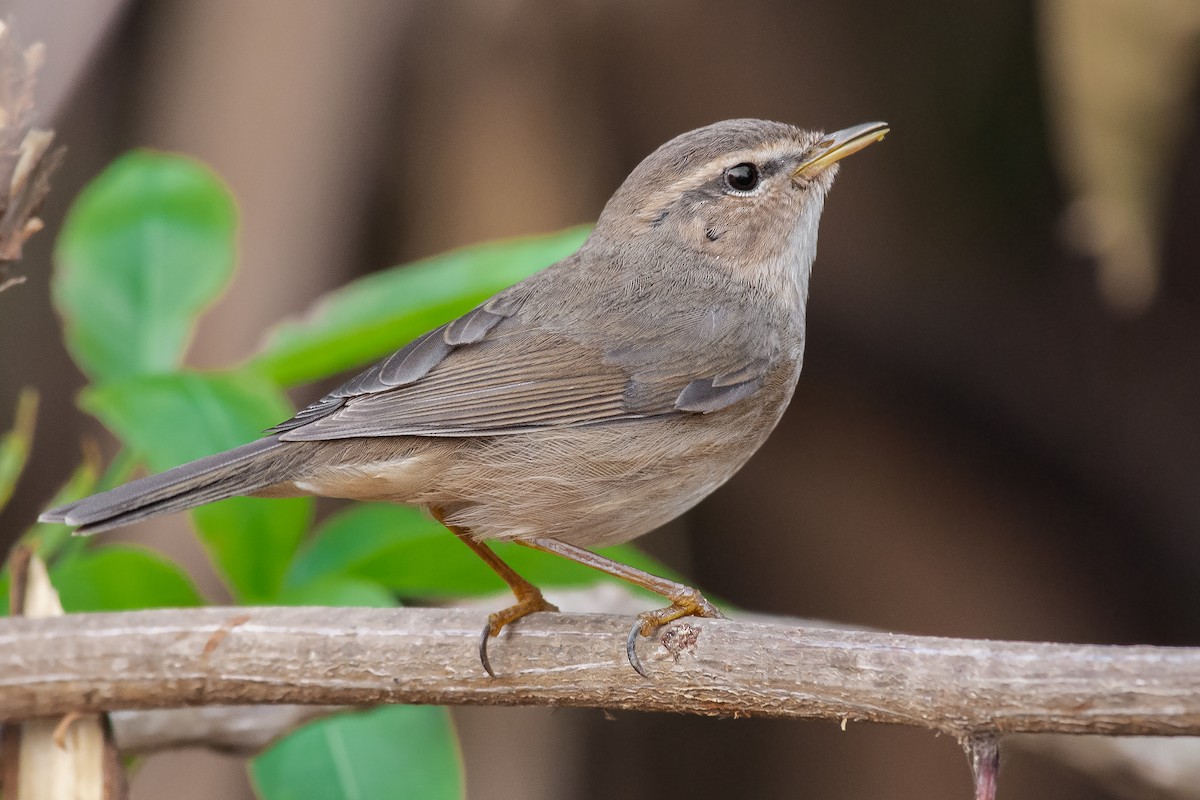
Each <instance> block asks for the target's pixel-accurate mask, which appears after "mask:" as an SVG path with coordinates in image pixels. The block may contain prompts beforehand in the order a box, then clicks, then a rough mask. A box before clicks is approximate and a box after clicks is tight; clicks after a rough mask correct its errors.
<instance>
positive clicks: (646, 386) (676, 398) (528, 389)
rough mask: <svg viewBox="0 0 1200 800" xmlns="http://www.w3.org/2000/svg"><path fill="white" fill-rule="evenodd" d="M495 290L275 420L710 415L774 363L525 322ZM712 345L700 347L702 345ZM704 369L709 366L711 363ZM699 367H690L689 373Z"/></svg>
mask: <svg viewBox="0 0 1200 800" xmlns="http://www.w3.org/2000/svg"><path fill="white" fill-rule="evenodd" d="M519 305H520V303H519V301H516V302H514V301H513V300H512V299H511V298H510V297H506V296H504V295H500V296H497V297H496V298H493V300H491V301H489V302H488V303H485V304H484V305H482V306H480V307H479V308H476V309H475V310H474V311H471V312H470V313H468V314H466V315H465V316H463V317H460V318H459V319H457V320H454V321H453V322H450V323H448V324H446V325H443V326H442V327H440V328H437V329H435V330H433V331H430V332H429V333H427V334H425V335H424V336H422V337H421V338H419V339H417V340H415V341H414V342H412V343H411V344H409V345H408V346H406V347H404V348H403V349H401V350H399V351H398V352H396V353H394V354H393V355H391V356H389V357H388V358H386V359H384V360H382V361H380V362H379V363H377V364H375V365H374V366H372V367H370V368H369V369H367V370H366V371H364V372H362V373H361V374H359V375H358V376H356V377H354V378H352V379H351V380H350V381H348V382H347V383H345V384H344V385H343V386H341V387H339V388H338V389H336V390H334V391H332V392H330V393H329V394H328V395H326V396H325V397H323V398H322V399H321V400H319V401H317V402H316V403H313V404H312V405H310V406H309V407H307V408H305V409H303V410H302V411H300V412H299V413H297V414H296V416H295V417H293V418H292V419H290V420H288V421H287V422H284V423H281V424H280V425H277V426H275V427H274V428H272V429H271V431H272V432H274V433H278V434H280V436H279V438H280V439H282V440H284V441H320V440H327V439H349V438H359V437H372V436H448V437H468V436H494V435H502V434H511V433H520V432H525V431H530V430H535V429H540V428H547V427H566V426H577V425H587V424H592V423H598V422H605V421H611V420H618V419H631V418H639V417H649V416H660V415H664V414H684V413H709V412H713V411H717V410H719V409H721V408H724V407H726V406H728V405H730V404H732V403H736V402H738V401H739V400H743V399H745V398H747V397H750V396H751V395H753V394H754V393H755V392H756V391H757V390H758V388H759V387H760V386H761V385H762V381H763V377H764V374H765V371H766V361H765V360H762V359H754V358H749V359H744V358H740V357H739V358H737V359H735V360H734V361H733V362H731V361H730V359H729V358H725V359H721V360H723V361H724V362H725V363H723V364H716V363H710V364H704V363H699V364H698V363H696V362H703V361H704V359H703V358H696V357H693V358H687V359H682V361H683V362H684V363H685V364H686V365H687V367H686V369H681V368H677V367H676V366H675V364H674V363H673V362H676V361H679V360H680V359H677V358H663V357H661V355H662V354H661V353H657V352H655V348H654V346H653V345H647V346H646V347H637V346H634V347H632V348H631V347H629V346H627V345H626V346H623V347H620V348H616V347H606V346H605V345H603V344H602V343H599V342H597V341H595V340H594V339H591V340H590V339H589V338H588V337H586V336H575V335H572V334H571V333H570V332H564V331H563V330H561V329H558V328H556V327H555V326H549V327H547V326H540V325H537V324H531V323H529V322H528V321H526V320H522V319H521V317H520V314H519ZM701 351H702V352H703V348H701ZM706 367H707V368H706ZM685 372H686V373H690V374H684V373H685Z"/></svg>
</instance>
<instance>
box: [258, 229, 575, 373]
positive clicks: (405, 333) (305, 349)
mask: <svg viewBox="0 0 1200 800" xmlns="http://www.w3.org/2000/svg"><path fill="white" fill-rule="evenodd" d="M589 230H590V229H589V228H571V229H569V230H566V231H562V232H560V233H556V234H551V235H549V236H541V237H535V238H526V239H514V240H511V241H504V242H493V243H489V244H482V245H476V246H474V247H468V248H464V249H462V250H455V251H453V252H450V253H446V254H444V255H440V256H435V257H433V258H429V259H426V260H424V261H418V262H416V263H415V264H411V265H408V266H401V267H393V268H391V269H388V270H385V271H383V272H378V273H375V274H373V275H368V276H366V277H364V278H360V279H359V280H357V281H354V282H353V283H351V284H349V285H347V286H345V287H343V288H342V289H339V290H337V291H336V292H333V293H332V294H329V295H326V296H325V297H324V298H323V299H322V300H320V301H318V303H317V304H316V306H315V307H314V309H313V312H312V313H311V314H310V315H309V316H308V317H307V318H305V319H303V320H298V321H294V322H285V323H283V324H281V325H280V326H279V327H278V328H276V329H275V331H274V332H273V333H272V334H271V336H270V337H269V338H268V339H267V343H266V345H265V346H264V348H263V350H262V352H260V353H259V354H258V355H257V356H255V357H254V359H253V360H252V361H251V366H252V367H253V368H254V369H255V370H258V371H260V372H262V373H263V374H265V375H268V376H269V377H270V378H271V379H272V380H274V381H275V382H276V383H278V384H280V385H282V386H294V385H296V384H298V383H303V382H305V381H311V380H315V379H317V378H323V377H327V376H329V375H333V374H335V373H337V372H341V371H343V370H347V369H350V368H351V367H356V366H359V365H361V364H364V363H366V362H368V361H372V360H374V359H377V358H380V357H382V356H384V355H387V354H388V353H390V352H391V351H393V350H395V349H396V348H398V347H400V346H401V345H403V344H406V343H407V342H409V341H411V340H412V339H415V338H416V337H417V336H419V335H421V334H422V333H425V332H426V331H428V330H429V329H431V328H434V327H436V326H438V325H440V324H442V323H443V322H446V321H447V320H449V319H452V318H454V317H456V316H458V315H459V314H463V313H465V312H467V311H469V310H470V309H471V308H473V307H474V306H476V305H478V304H479V303H481V302H482V301H484V300H486V299H487V298H488V297H490V296H492V295H493V294H495V293H496V292H498V291H500V290H501V289H506V288H508V287H509V286H511V285H513V284H514V283H517V282H518V281H520V280H521V279H523V278H525V277H527V276H529V275H532V274H533V273H534V272H537V271H538V270H540V269H542V268H543V267H546V266H549V265H550V264H553V263H554V262H555V261H558V260H560V259H562V258H565V257H566V256H568V255H570V254H571V253H573V252H575V250H577V249H578V248H579V246H580V245H581V244H583V241H584V239H586V238H587V235H588V233H589Z"/></svg>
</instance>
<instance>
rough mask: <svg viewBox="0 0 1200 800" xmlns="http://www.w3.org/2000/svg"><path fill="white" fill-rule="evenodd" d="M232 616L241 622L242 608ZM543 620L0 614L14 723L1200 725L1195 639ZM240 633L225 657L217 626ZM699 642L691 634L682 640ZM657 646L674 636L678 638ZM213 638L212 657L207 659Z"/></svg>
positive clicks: (318, 612) (971, 731)
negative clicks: (455, 710)
mask: <svg viewBox="0 0 1200 800" xmlns="http://www.w3.org/2000/svg"><path fill="white" fill-rule="evenodd" d="M247 613H248V614H249V615H250V619H248V620H246V621H244V622H242V623H241V624H239V625H236V626H230V625H229V621H230V620H231V619H235V618H238V617H241V616H244V615H246V614H247ZM628 624H629V620H628V618H626V617H616V616H609V615H579V614H538V615H534V616H532V617H529V618H527V619H525V620H522V621H521V623H520V624H519V625H517V626H514V629H513V630H512V631H511V632H510V633H508V634H506V635H505V636H504V637H503V638H502V640H501V641H500V642H498V643H496V645H495V646H494V653H493V656H494V663H495V665H496V668H497V670H498V672H499V673H500V677H499V678H498V679H494V680H493V679H489V678H488V677H487V676H486V675H485V674H484V673H483V670H482V669H481V668H480V666H479V663H478V660H477V655H476V647H475V643H476V639H477V636H478V628H479V625H480V617H479V614H478V613H476V612H474V611H466V610H462V609H458V610H454V609H415V608H410V609H400V610H383V609H336V610H335V609H323V608H261V609H245V608H202V609H189V610H161V611H140V612H131V613H121V614H88V615H75V616H67V617H61V618H58V619H51V620H21V619H10V620H4V621H2V622H0V719H14V718H23V717H29V716H36V715H47V714H61V713H68V712H70V711H99V710H109V709H134V708H169V707H178V706H183V705H208V704H226V705H229V704H246V703H300V704H316V705H373V704H378V703H398V702H405V703H445V704H491V705H570V706H593V707H601V708H621V709H640V710H652V711H675V712H682V713H693V714H709V715H725V716H750V715H759V716H776V717H825V718H831V719H850V720H870V721H876V722H890V723H900V724H908V725H919V726H923V727H927V728H932V729H935V730H938V731H942V732H945V733H949V734H952V735H954V736H957V737H959V738H965V737H967V736H971V735H975V734H980V733H988V732H997V733H1007V732H1015V731H1027V732H1062V733H1105V734H1162V735H1180V734H1196V733H1200V649H1177V648H1161V647H1105V646H1086V645H1060V644H1033V643H1024V642H988V641H969V640H960V639H940V638H932V637H916V636H901V635H895V634H882V633H874V632H866V631H845V630H828V629H818V628H795V627H789V626H783V625H772V624H758V623H748V622H741V621H734V620H682V621H680V622H678V623H675V624H674V626H673V627H674V628H675V630H674V631H673V632H672V633H673V635H669V636H668V635H663V636H660V637H659V640H658V642H645V643H644V644H643V645H642V648H641V649H642V654H643V656H642V657H643V662H644V663H646V664H647V665H648V667H649V668H650V670H651V674H652V676H653V678H654V680H652V681H646V680H643V679H642V678H640V677H639V676H638V675H637V674H635V673H634V672H633V671H632V670H631V669H630V668H629V665H628V663H627V662H626V661H625V659H624V654H623V648H622V642H623V638H624V631H625V629H626V628H627V627H628ZM220 631H227V633H226V634H225V635H224V636H223V638H221V640H220V642H219V644H218V646H217V647H215V648H209V644H210V643H211V642H212V641H213V638H214V635H217V634H218V633H219V632H220ZM681 631H682V632H683V633H686V635H679V634H680V633H681ZM662 642H667V643H669V644H671V646H672V648H673V649H671V650H668V649H666V647H665V646H664V645H663V644H662ZM206 648H207V651H206Z"/></svg>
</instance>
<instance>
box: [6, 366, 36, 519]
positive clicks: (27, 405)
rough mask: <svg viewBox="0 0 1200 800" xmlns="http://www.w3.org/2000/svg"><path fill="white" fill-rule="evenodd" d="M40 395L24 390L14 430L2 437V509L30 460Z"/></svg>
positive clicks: (18, 398)
mask: <svg viewBox="0 0 1200 800" xmlns="http://www.w3.org/2000/svg"><path fill="white" fill-rule="evenodd" d="M37 405H38V395H37V392H36V391H34V390H33V389H23V390H22V391H21V394H20V395H19V396H18V397H17V413H16V419H15V421H14V422H13V429H12V430H11V431H9V432H8V433H6V434H4V435H3V436H0V509H3V508H4V506H5V505H6V504H7V503H8V501H9V498H11V497H12V493H13V490H14V489H15V488H16V487H17V479H18V478H20V477H21V471H22V470H23V469H25V461H26V460H27V459H28V458H29V446H30V445H31V444H32V443H33V429H34V425H35V423H36V422H37Z"/></svg>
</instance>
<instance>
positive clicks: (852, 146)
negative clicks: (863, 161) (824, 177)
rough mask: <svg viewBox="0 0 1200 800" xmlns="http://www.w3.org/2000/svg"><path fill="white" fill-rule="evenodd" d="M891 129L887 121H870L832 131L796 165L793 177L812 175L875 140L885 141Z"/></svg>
mask: <svg viewBox="0 0 1200 800" xmlns="http://www.w3.org/2000/svg"><path fill="white" fill-rule="evenodd" d="M890 130H891V128H889V127H888V126H887V123H886V122H868V123H866V124H865V125H855V126H854V127H853V128H846V129H845V130H840V131H837V132H836V133H831V134H829V135H828V136H826V137H824V138H823V139H821V141H819V142H817V143H816V145H814V146H813V149H812V152H811V153H810V154H809V156H808V158H806V159H805V160H804V162H803V163H801V164H800V166H798V167H796V171H795V172H793V173H792V177H794V178H796V177H801V176H803V177H812V176H813V175H816V174H817V173H819V172H820V171H821V170H823V169H825V168H826V167H828V166H829V165H830V164H832V163H833V162H835V161H840V160H842V159H843V158H845V157H846V156H848V155H850V154H852V153H857V152H858V151H859V150H862V149H863V148H864V147H866V146H867V145H869V144H872V143H873V142H879V141H883V137H884V136H887V133H888V131H890Z"/></svg>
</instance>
